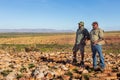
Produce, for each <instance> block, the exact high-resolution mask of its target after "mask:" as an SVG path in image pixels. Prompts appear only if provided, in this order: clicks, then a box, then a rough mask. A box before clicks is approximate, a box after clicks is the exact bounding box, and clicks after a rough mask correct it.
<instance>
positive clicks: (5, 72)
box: [1, 70, 12, 76]
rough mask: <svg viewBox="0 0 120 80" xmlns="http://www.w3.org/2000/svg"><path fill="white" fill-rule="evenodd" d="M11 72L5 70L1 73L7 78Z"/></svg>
mask: <svg viewBox="0 0 120 80" xmlns="http://www.w3.org/2000/svg"><path fill="white" fill-rule="evenodd" d="M10 72H12V70H3V71H2V72H1V74H2V75H3V76H7V75H8V74H9V73H10Z"/></svg>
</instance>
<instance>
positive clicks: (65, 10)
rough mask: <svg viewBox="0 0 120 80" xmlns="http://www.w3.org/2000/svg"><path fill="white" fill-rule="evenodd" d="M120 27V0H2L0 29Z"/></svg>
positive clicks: (113, 28)
mask: <svg viewBox="0 0 120 80" xmlns="http://www.w3.org/2000/svg"><path fill="white" fill-rule="evenodd" d="M80 21H84V22H85V27H86V28H87V29H88V30H91V29H92V26H91V24H92V22H94V21H97V22H98V23H99V26H100V27H101V28H102V29H104V30H106V31H108V30H110V31H112V30H120V0H0V29H57V30H74V31H75V30H76V29H77V28H78V22H80Z"/></svg>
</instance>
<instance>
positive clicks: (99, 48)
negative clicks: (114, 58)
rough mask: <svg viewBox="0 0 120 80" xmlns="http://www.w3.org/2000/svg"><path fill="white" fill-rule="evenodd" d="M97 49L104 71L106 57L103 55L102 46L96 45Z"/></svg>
mask: <svg viewBox="0 0 120 80" xmlns="http://www.w3.org/2000/svg"><path fill="white" fill-rule="evenodd" d="M96 48H97V52H98V54H99V57H100V66H101V68H103V69H104V67H105V63H104V56H103V54H102V46H101V45H96Z"/></svg>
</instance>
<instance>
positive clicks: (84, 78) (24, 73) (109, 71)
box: [0, 50, 120, 80]
mask: <svg viewBox="0 0 120 80" xmlns="http://www.w3.org/2000/svg"><path fill="white" fill-rule="evenodd" d="M104 56H105V63H106V68H105V71H104V72H101V71H99V70H98V71H94V70H93V68H92V58H91V53H85V66H84V67H80V66H79V63H78V64H76V65H72V64H71V63H72V53H69V52H68V53H64V52H56V53H42V52H19V53H8V52H6V51H3V50H0V80H119V77H120V55H119V54H118V55H115V54H113V53H110V54H104ZM79 58H80V57H79V55H78V62H80V60H79ZM98 62H99V60H98Z"/></svg>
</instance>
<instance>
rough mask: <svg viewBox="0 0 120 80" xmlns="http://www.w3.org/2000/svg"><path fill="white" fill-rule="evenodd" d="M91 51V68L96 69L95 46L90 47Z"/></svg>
mask: <svg viewBox="0 0 120 80" xmlns="http://www.w3.org/2000/svg"><path fill="white" fill-rule="evenodd" d="M91 49H92V58H93V67H94V68H96V67H97V62H96V61H97V58H96V46H95V45H91Z"/></svg>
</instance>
